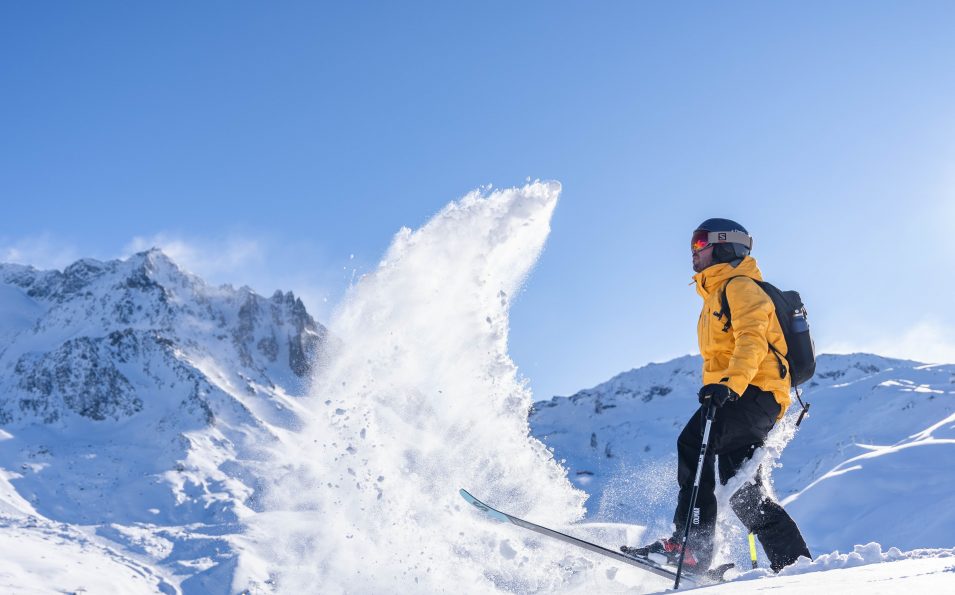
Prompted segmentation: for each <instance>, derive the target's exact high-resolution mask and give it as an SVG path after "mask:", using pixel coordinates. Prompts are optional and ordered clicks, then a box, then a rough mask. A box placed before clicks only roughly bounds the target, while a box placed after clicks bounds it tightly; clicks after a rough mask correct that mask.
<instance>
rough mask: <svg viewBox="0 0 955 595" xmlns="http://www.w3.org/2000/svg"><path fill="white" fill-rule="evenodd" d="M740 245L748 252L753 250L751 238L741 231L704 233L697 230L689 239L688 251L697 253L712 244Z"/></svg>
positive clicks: (702, 230)
mask: <svg viewBox="0 0 955 595" xmlns="http://www.w3.org/2000/svg"><path fill="white" fill-rule="evenodd" d="M726 243H732V244H742V245H744V246H746V248H747V249H748V250H752V249H753V238H751V237H750V236H749V235H747V234H745V233H743V232H741V231H706V230H705V229H698V230H696V231H694V232H693V237H692V238H691V239H690V249H691V250H692V251H693V252H699V251H700V250H703V249H704V248H706V247H707V246H710V245H712V244H726Z"/></svg>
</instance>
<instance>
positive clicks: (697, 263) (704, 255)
mask: <svg viewBox="0 0 955 595" xmlns="http://www.w3.org/2000/svg"><path fill="white" fill-rule="evenodd" d="M711 264H713V244H710V245H709V246H707V247H706V248H703V249H702V250H700V251H698V252H694V253H693V270H694V271H695V272H697V273H699V272H700V271H702V270H703V269H705V268H707V267H709V266H710V265H711Z"/></svg>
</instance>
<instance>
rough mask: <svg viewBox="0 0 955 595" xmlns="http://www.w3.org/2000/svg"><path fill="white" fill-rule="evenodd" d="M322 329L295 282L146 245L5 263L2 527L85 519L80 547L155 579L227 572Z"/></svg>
mask: <svg viewBox="0 0 955 595" xmlns="http://www.w3.org/2000/svg"><path fill="white" fill-rule="evenodd" d="M326 336H327V331H326V329H325V327H323V326H322V325H321V324H319V323H317V322H316V321H315V320H314V319H313V318H312V317H311V316H310V315H309V314H308V312H307V311H306V309H305V306H304V305H303V304H302V302H301V300H300V299H298V298H296V297H295V295H294V294H292V293H291V292H287V293H286V292H282V291H276V292H275V293H274V294H273V295H272V296H271V297H268V298H266V297H263V296H260V295H258V294H256V293H255V292H253V291H252V290H251V289H249V288H247V287H242V288H238V289H236V288H233V287H231V286H228V285H225V286H221V287H212V286H209V285H207V284H206V283H205V282H204V281H202V280H201V279H200V278H198V277H196V276H194V275H191V274H189V273H187V272H185V271H183V270H182V269H180V268H179V267H178V266H177V265H176V264H175V263H174V262H172V261H171V260H170V259H169V258H168V257H166V255H165V254H163V253H162V252H161V251H159V250H155V249H154V250H150V251H147V252H142V253H139V254H135V255H133V256H131V257H129V258H128V259H125V260H114V261H108V262H100V261H97V260H92V259H84V260H80V261H78V262H76V263H74V264H72V265H70V266H68V267H67V268H65V269H64V270H63V271H39V270H36V269H34V268H32V267H24V266H19V265H7V264H2V265H0V425H2V427H3V428H4V431H3V433H2V436H0V467H2V468H3V469H5V471H4V477H5V479H4V482H3V485H5V486H7V488H8V489H5V490H2V491H3V495H2V498H0V500H2V507H0V531H3V532H8V531H7V530H9V531H12V532H13V533H11V534H17V535H20V534H22V533H24V532H29V531H30V529H31V528H38V527H39V528H42V527H46V526H51V525H52V524H55V523H66V524H68V525H71V526H76V527H81V526H89V527H91V529H90V531H87V533H90V534H89V535H88V536H87V537H88V542H89V544H88V545H89V548H93V549H92V550H91V549H89V548H86V550H84V551H87V550H88V553H89V552H93V553H95V552H106V551H112V550H111V549H110V548H117V547H121V548H125V550H126V553H127V554H130V553H132V554H137V553H138V555H140V556H144V557H145V558H146V559H149V563H151V564H158V565H157V566H156V567H155V572H157V573H159V574H163V573H168V574H169V575H172V576H173V578H170V577H169V576H167V577H166V578H159V579H157V581H158V582H157V585H158V586H154V588H160V587H162V588H163V589H165V590H169V589H172V591H175V590H177V589H179V588H180V586H181V587H182V588H184V589H185V590H187V591H189V590H190V589H191V587H190V585H193V586H195V585H208V584H210V583H209V582H208V581H210V580H212V581H213V582H214V583H216V584H218V585H220V588H221V585H222V584H228V582H229V580H230V579H229V577H230V576H231V568H232V567H233V566H234V559H235V556H236V550H235V545H234V542H233V541H232V539H231V538H230V537H229V535H230V534H232V533H235V532H236V531H237V528H238V527H239V525H238V523H240V521H241V519H242V518H243V517H245V516H247V515H249V514H252V511H253V509H254V507H255V506H256V504H255V495H256V493H257V490H258V485H257V481H258V480H256V479H255V477H257V475H258V474H256V473H255V467H256V465H259V464H260V463H259V462H258V461H259V459H260V458H261V455H260V454H259V453H258V450H259V445H260V443H261V442H263V441H269V440H271V439H273V437H274V436H275V435H276V433H277V432H281V431H283V428H285V427H287V426H288V425H289V424H290V423H291V422H292V421H293V420H294V419H295V409H296V407H297V404H296V401H297V400H296V397H299V396H302V395H304V394H305V393H306V391H307V389H308V382H309V378H310V372H311V367H312V362H313V360H314V357H315V354H316V353H317V352H318V351H319V350H320V349H321V348H322V346H323V345H324V344H325V341H326ZM0 487H3V486H2V485H0ZM31 518H32V519H34V520H32V521H30V520H29V519H31ZM25 519H26V520H25ZM186 527H188V529H187V528H186ZM39 530H40V529H37V531H39ZM21 538H22V539H26V538H25V537H22V536H21ZM21 538H18V539H21ZM31 539H34V540H35V541H37V542H38V543H39V542H43V541H44V540H45V539H46V538H44V537H43V536H42V535H41V534H36V535H34V537H32V538H31ZM84 543H86V542H84ZM80 546H83V544H79V543H78V544H77V547H80ZM94 546H95V547H94ZM91 555H92V554H91ZM97 555H99V554H97ZM121 558H122V557H121V556H118V555H117V556H113V557H112V558H111V560H112V561H113V562H115V561H116V560H120V559H121ZM113 562H104V563H108V564H112V563H113ZM133 574H141V573H139V571H138V570H135V569H134V570H133ZM163 585H165V586H164V587H163ZM196 588H198V590H199V591H201V590H202V588H200V587H196ZM172 591H170V592H172Z"/></svg>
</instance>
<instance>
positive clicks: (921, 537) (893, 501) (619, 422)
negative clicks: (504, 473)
mask: <svg viewBox="0 0 955 595" xmlns="http://www.w3.org/2000/svg"><path fill="white" fill-rule="evenodd" d="M700 369H701V360H700V358H699V356H686V357H682V358H678V359H675V360H673V361H670V362H667V363H663V364H650V365H648V366H645V367H643V368H640V369H637V370H631V371H629V372H626V373H623V374H620V375H618V376H615V377H614V378H612V379H610V380H608V381H607V382H605V383H603V384H600V385H598V386H596V387H594V388H592V389H588V390H583V391H580V392H578V393H576V394H575V395H572V396H570V397H555V398H553V399H550V400H549V401H541V402H537V403H535V404H534V408H533V410H532V413H531V415H530V423H531V428H532V431H533V433H534V435H535V436H537V437H538V438H540V439H541V440H542V441H543V442H544V443H545V444H547V445H548V446H549V447H551V448H553V450H554V454H555V457H557V458H558V459H559V460H564V461H565V465H566V466H567V467H568V473H569V476H570V478H571V480H572V481H573V482H574V483H575V484H576V485H578V486H579V487H580V488H581V489H583V490H585V491H586V492H587V493H588V494H590V499H589V500H588V517H589V518H590V519H593V520H600V521H617V522H632V523H641V524H645V523H646V522H647V520H648V519H657V520H658V524H657V526H656V527H655V528H654V529H655V530H657V531H665V530H666V524H667V523H668V521H669V518H670V515H672V503H673V498H674V497H675V469H674V467H675V454H674V452H675V443H676V437H677V435H678V434H679V432H680V430H681V429H682V427H683V425H684V424H685V423H686V420H687V418H688V416H689V415H692V414H693V412H694V411H695V409H696V407H697V402H696V391H697V390H698V388H699V386H700V382H701V378H700ZM803 399H804V400H805V401H807V402H809V403H811V409H810V415H809V417H807V418H806V419H805V421H804V422H803V424H802V426H801V427H800V428H799V430H798V432H796V434H795V436H794V437H793V438H792V439H791V441H789V438H790V436H791V433H792V430H793V425H794V423H793V420H794V417H795V416H796V415H797V414H798V411H799V409H800V408H799V405H798V404H797V403H796V402H795V400H794V405H793V407H791V408H790V411H789V412H788V415H787V418H786V420H785V422H783V423H781V424H779V426H780V427H779V429H778V431H774V434H773V435H771V437H770V442H773V441H774V438H775V444H774V445H773V446H775V447H776V448H777V449H782V448H783V447H784V448H785V450H782V455H781V456H780V457H778V461H775V458H776V456H775V453H774V454H773V456H772V457H771V458H772V459H773V460H770V463H773V462H776V463H777V466H776V467H775V468H774V469H773V471H772V480H773V484H774V487H775V491H776V494H777V496H778V497H779V498H780V499H781V500H783V501H784V503H785V505H786V507H787V509H788V510H789V511H790V513H791V514H792V516H793V517H794V518H795V519H796V521H797V523H798V524H799V525H800V527H801V529H802V531H803V533H804V535H805V537H806V539H807V542H808V543H809V545H810V549H812V550H813V551H814V552H820V553H821V552H829V551H832V550H833V549H839V550H842V551H846V550H851V549H852V547H853V546H854V545H855V544H864V543H868V542H869V541H877V542H880V543H882V544H887V545H891V546H896V547H899V548H901V549H912V548H918V547H935V548H951V547H952V546H955V513H953V511H952V509H951V506H950V494H951V493H952V490H953V489H955V480H953V477H955V476H953V474H952V472H951V471H952V466H951V463H950V461H952V460H955V366H953V365H924V364H919V363H916V362H911V361H903V360H895V359H888V358H883V357H879V356H875V355H867V354H852V355H823V356H821V357H820V359H819V363H818V366H817V370H816V375H815V376H814V378H813V380H812V381H811V382H810V383H809V384H808V385H807V386H806V387H805V391H804V393H803ZM717 414H718V412H717ZM787 441H788V444H787ZM729 516H732V515H729ZM732 520H733V519H726V521H725V522H727V523H731V522H732Z"/></svg>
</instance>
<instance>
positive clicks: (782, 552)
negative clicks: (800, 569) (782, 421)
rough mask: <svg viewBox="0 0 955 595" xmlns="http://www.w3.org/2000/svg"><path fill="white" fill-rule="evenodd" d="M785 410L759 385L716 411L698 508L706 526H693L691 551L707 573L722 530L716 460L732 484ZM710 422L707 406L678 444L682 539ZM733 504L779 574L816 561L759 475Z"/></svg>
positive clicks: (678, 511)
mask: <svg viewBox="0 0 955 595" xmlns="http://www.w3.org/2000/svg"><path fill="white" fill-rule="evenodd" d="M779 410H780V406H779V404H778V403H777V402H776V399H775V398H774V397H773V394H772V393H770V392H765V391H762V390H760V389H759V388H758V387H756V386H753V385H750V386H749V387H748V388H747V389H746V392H744V393H743V394H742V395H741V396H740V398H739V399H737V400H736V401H728V402H727V403H726V404H725V405H723V406H722V407H720V408H719V409H717V410H716V416H715V417H714V419H713V425H712V427H711V428H710V445H709V448H708V449H707V451H706V458H705V459H704V461H703V472H702V474H701V475H700V490H699V494H698V495H697V499H696V506H697V508H699V510H700V523H699V525H692V526H691V527H690V542H689V544H690V545H689V546H688V549H692V551H693V553H694V555H695V556H696V558H697V559H698V560H699V564H700V565H701V567H702V568H708V567H709V565H710V563H711V562H712V558H713V545H714V543H713V542H714V538H715V535H714V534H715V529H716V495H715V489H716V481H715V477H714V475H715V474H714V471H713V467H714V465H713V460H714V458H715V457H716V456H718V457H719V465H718V467H719V474H720V483H721V484H722V485H726V483H727V482H728V481H729V480H730V478H732V477H733V476H734V475H736V472H737V471H739V469H740V467H742V465H743V463H745V462H746V461H747V460H749V458H750V457H752V456H753V452H754V451H755V450H756V449H757V448H759V447H760V446H762V445H763V443H764V441H765V440H766V436H767V435H768V434H769V431H770V430H772V429H773V426H774V425H775V424H776V416H777V415H779ZM705 423H706V411H705V407H702V406H701V407H700V409H699V410H698V411H697V413H696V414H695V415H693V417H691V418H690V421H688V422H687V424H686V427H685V428H683V431H682V432H681V433H680V437H679V438H678V439H677V454H678V458H679V462H678V465H679V467H678V471H677V481H678V482H679V484H680V498H679V502H678V504H677V507H676V512H675V513H674V515H673V522H674V523H675V524H676V529H677V531H676V535H679V536H680V537H682V535H683V530H684V528H685V523H686V518H687V512H688V510H689V507H690V497H691V495H692V492H693V479H694V477H695V475H696V463H697V461H698V460H699V458H700V446H701V443H702V440H703V427H704V424H705ZM730 503H731V505H732V507H733V512H735V513H736V516H738V517H739V519H740V521H742V522H743V525H745V526H746V528H747V529H748V530H749V531H751V532H752V533H754V534H755V535H756V537H757V538H758V539H759V542H760V544H762V546H763V550H764V551H765V552H766V556H767V557H768V558H769V563H770V566H771V567H772V569H773V570H774V571H776V572H779V571H780V570H781V569H783V568H784V567H786V566H788V565H790V564H792V563H793V562H795V561H796V559H797V558H798V557H799V556H806V557H810V556H809V548H808V547H807V546H806V541H805V540H804V539H803V537H802V534H800V532H799V528H798V527H796V523H795V522H793V520H792V518H791V517H790V516H789V515H788V514H787V513H786V511H785V510H783V507H782V506H780V505H779V504H778V503H776V502H775V501H773V500H772V499H771V498H769V496H767V494H766V491H765V490H764V489H763V485H762V481H761V480H760V478H759V474H757V477H756V483H755V484H754V483H747V484H746V485H745V486H744V487H742V488H740V489H739V491H737V492H736V493H735V494H733V496H732V498H731V499H730Z"/></svg>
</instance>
